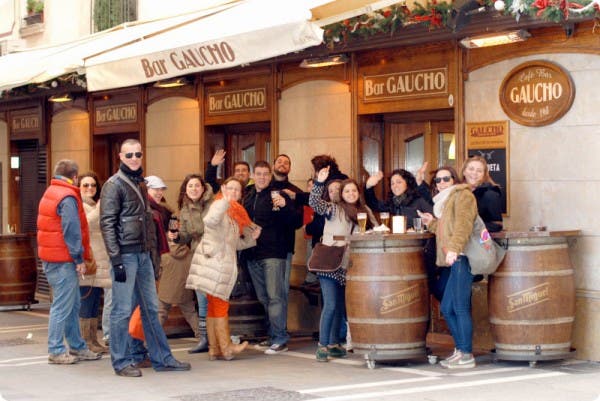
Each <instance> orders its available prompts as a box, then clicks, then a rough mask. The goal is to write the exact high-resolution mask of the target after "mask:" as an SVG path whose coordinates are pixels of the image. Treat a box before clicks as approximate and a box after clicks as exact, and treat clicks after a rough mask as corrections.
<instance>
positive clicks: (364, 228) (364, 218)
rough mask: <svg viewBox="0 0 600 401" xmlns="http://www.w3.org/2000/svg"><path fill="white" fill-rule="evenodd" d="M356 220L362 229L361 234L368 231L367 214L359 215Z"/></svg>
mask: <svg viewBox="0 0 600 401" xmlns="http://www.w3.org/2000/svg"><path fill="white" fill-rule="evenodd" d="M356 219H357V220H358V228H360V233H361V234H364V233H365V231H367V214H366V213H357V214H356Z"/></svg>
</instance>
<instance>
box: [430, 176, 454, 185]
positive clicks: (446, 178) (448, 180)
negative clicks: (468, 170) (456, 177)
mask: <svg viewBox="0 0 600 401" xmlns="http://www.w3.org/2000/svg"><path fill="white" fill-rule="evenodd" d="M451 179H452V176H451V175H445V176H443V177H435V179H434V180H433V181H434V182H435V183H436V184H439V183H440V182H442V181H444V182H450V180H451Z"/></svg>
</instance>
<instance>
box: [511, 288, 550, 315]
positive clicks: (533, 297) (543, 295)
mask: <svg viewBox="0 0 600 401" xmlns="http://www.w3.org/2000/svg"><path fill="white" fill-rule="evenodd" d="M506 298H507V299H508V307H507V308H506V309H507V311H508V312H509V313H512V312H516V311H520V310H522V309H526V308H530V307H532V306H535V305H539V304H541V303H542V302H546V301H549V300H550V284H549V283H543V284H539V285H536V286H535V287H531V288H527V289H525V290H522V291H519V292H515V293H514V294H509V295H507V296H506Z"/></svg>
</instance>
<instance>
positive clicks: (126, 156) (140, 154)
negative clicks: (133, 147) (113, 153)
mask: <svg viewBox="0 0 600 401" xmlns="http://www.w3.org/2000/svg"><path fill="white" fill-rule="evenodd" d="M143 155H144V154H143V153H142V152H129V153H125V158H126V159H131V158H133V156H135V157H136V158H138V159H141V158H142V156H143Z"/></svg>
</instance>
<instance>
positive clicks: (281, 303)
mask: <svg viewBox="0 0 600 401" xmlns="http://www.w3.org/2000/svg"><path fill="white" fill-rule="evenodd" d="M248 271H249V272H250V277H251V278H252V284H253V285H254V290H255V291H256V297H257V298H258V300H259V302H260V303H261V304H262V305H263V307H264V308H265V311H266V312H267V317H268V326H269V327H268V330H269V331H268V332H269V337H271V342H272V343H273V344H286V343H287V341H288V339H289V336H288V334H287V332H286V329H285V327H286V323H287V314H286V312H287V298H286V297H285V289H284V287H285V259H276V258H268V259H260V260H248Z"/></svg>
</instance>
